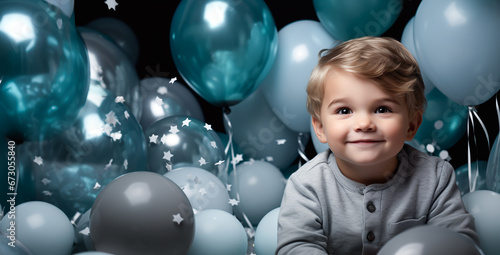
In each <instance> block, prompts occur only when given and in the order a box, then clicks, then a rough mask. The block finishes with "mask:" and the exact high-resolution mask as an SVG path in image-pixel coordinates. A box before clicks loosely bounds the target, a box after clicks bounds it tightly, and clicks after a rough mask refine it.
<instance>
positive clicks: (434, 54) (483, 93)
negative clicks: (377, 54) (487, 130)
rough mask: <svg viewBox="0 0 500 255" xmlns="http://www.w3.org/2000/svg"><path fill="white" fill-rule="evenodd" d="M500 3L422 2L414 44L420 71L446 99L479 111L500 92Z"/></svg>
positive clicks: (484, 0) (487, 0) (466, 0)
mask: <svg viewBox="0 0 500 255" xmlns="http://www.w3.org/2000/svg"><path fill="white" fill-rule="evenodd" d="M499 13H500V2H499V1H496V0H480V1H470V0H441V1H422V2H421V3H420V5H419V7H418V10H417V13H416V14H415V21H414V22H415V23H414V31H413V34H414V42H415V49H416V52H417V55H418V59H419V63H420V67H421V68H422V71H423V73H425V74H426V75H427V76H428V77H429V79H430V80H431V81H432V83H433V84H434V85H435V86H436V87H437V88H438V89H439V90H441V91H442V92H443V93H444V94H445V95H446V96H447V97H449V98H450V99H452V100H453V101H455V102H456V103H458V104H461V105H467V106H469V105H479V104H482V103H484V102H485V101H487V100H488V99H490V98H491V97H492V96H493V95H495V93H496V92H497V91H498V89H499V88H500V51H499V50H498V45H500V30H499V29H498V24H500V15H498V14H499Z"/></svg>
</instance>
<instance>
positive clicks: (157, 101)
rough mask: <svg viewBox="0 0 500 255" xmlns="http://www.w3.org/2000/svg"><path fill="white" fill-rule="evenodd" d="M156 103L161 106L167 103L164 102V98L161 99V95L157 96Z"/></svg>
mask: <svg viewBox="0 0 500 255" xmlns="http://www.w3.org/2000/svg"><path fill="white" fill-rule="evenodd" d="M155 103H156V104H158V105H159V106H163V105H164V104H165V103H164V102H163V99H161V98H160V97H158V96H157V97H156V98H155Z"/></svg>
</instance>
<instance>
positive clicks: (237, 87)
mask: <svg viewBox="0 0 500 255" xmlns="http://www.w3.org/2000/svg"><path fill="white" fill-rule="evenodd" d="M277 45H278V36H277V30H276V26H275V23H274V20H273V17H272V14H271V11H270V10H269V8H268V7H267V5H266V4H265V2H264V1H262V0H247V1H234V0H221V1H193V0H183V1H181V2H180V4H179V5H178V6H177V9H176V10H175V14H174V17H173V19H172V23H171V26H170V50H171V52H172V57H173V59H174V63H175V66H176V67H177V69H178V71H179V73H180V74H181V75H182V77H183V78H184V80H185V81H186V82H187V84H188V85H189V86H190V87H191V88H192V89H193V90H194V91H195V92H196V93H198V94H199V95H200V96H201V97H202V98H204V99H205V100H206V101H208V102H209V103H211V104H213V105H216V106H230V105H234V104H237V103H239V102H240V101H242V100H243V99H244V98H246V97H247V96H248V95H250V94H251V93H252V92H253V91H254V90H255V89H256V88H257V87H258V86H259V85H260V84H261V83H262V81H263V79H264V77H265V76H266V75H267V73H268V72H269V69H270V68H271V66H272V64H273V62H274V58H275V56H276V50H277Z"/></svg>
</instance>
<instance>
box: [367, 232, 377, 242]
mask: <svg viewBox="0 0 500 255" xmlns="http://www.w3.org/2000/svg"><path fill="white" fill-rule="evenodd" d="M366 239H367V240H368V242H372V241H373V240H375V234H373V232H371V231H370V232H368V234H367V235H366Z"/></svg>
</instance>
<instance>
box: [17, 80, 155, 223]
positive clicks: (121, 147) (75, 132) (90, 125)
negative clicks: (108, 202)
mask: <svg viewBox="0 0 500 255" xmlns="http://www.w3.org/2000/svg"><path fill="white" fill-rule="evenodd" d="M115 98H116V97H115V96H114V95H113V94H112V93H111V92H109V91H106V90H105V89H103V88H101V87H100V86H97V85H91V88H90V90H89V94H88V100H87V103H86V104H85V106H84V108H83V109H82V110H81V111H80V113H79V115H78V119H77V122H76V123H75V124H74V125H73V126H72V127H70V128H68V129H67V130H65V131H64V132H62V133H61V134H60V135H59V136H57V137H55V138H54V139H52V140H49V141H46V142H43V143H35V142H33V143H25V144H22V145H20V146H19V147H18V149H19V153H18V155H19V156H18V160H19V161H20V162H19V164H18V169H19V172H20V175H28V176H31V179H33V180H34V187H35V191H36V199H37V200H43V201H46V202H49V203H51V204H54V205H56V206H57V207H59V208H60V209H61V210H63V211H64V212H65V213H66V214H67V215H68V217H70V218H71V217H73V215H74V214H75V213H77V212H79V213H83V212H85V211H87V210H88V209H89V208H90V207H91V206H92V203H93V202H94V200H95V198H96V197H97V194H98V193H99V191H100V190H101V187H102V186H105V185H106V184H108V183H109V182H111V181H112V180H113V179H115V178H116V177H118V176H120V175H122V174H125V173H128V172H132V171H145V170H147V164H146V139H145V137H144V133H143V132H142V129H141V127H140V125H139V123H138V122H137V120H136V119H135V118H134V117H133V116H132V115H130V114H129V110H128V108H127V107H126V106H125V105H123V104H122V103H117V102H115ZM26 179H29V178H26Z"/></svg>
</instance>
